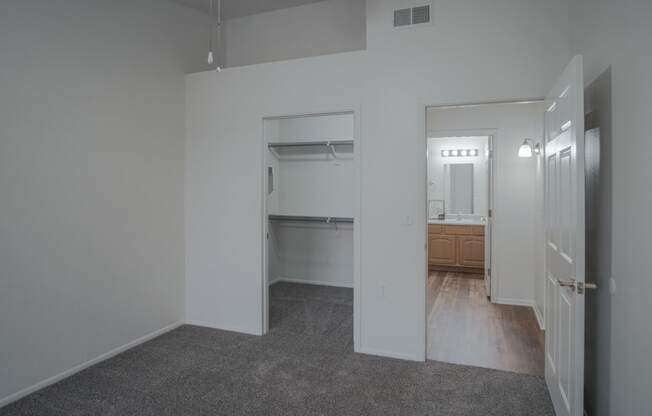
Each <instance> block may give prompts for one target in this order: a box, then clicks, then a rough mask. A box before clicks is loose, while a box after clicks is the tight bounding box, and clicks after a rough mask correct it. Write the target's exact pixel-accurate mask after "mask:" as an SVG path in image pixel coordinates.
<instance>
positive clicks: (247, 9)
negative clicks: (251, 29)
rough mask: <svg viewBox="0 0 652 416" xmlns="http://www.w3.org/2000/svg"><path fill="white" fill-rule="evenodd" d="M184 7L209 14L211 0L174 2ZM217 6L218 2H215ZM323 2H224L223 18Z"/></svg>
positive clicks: (306, 0)
mask: <svg viewBox="0 0 652 416" xmlns="http://www.w3.org/2000/svg"><path fill="white" fill-rule="evenodd" d="M172 1H174V2H176V3H180V4H183V5H184V6H188V7H192V8H193V9H196V10H200V11H203V12H205V13H208V9H209V2H210V0H172ZM213 1H214V4H215V5H217V0H213ZM319 1H323V0H222V18H223V19H224V20H226V19H234V18H237V17H243V16H249V15H252V14H258V13H264V12H269V11H272V10H277V9H285V8H288V7H294V6H300V5H302V4H308V3H317V2H319Z"/></svg>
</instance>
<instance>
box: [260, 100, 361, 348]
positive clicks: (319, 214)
mask: <svg viewBox="0 0 652 416" xmlns="http://www.w3.org/2000/svg"><path fill="white" fill-rule="evenodd" d="M264 136H265V140H264V145H265V147H266V155H267V156H266V170H265V174H266V176H267V177H266V181H265V184H266V193H267V200H266V215H265V217H266V221H267V227H266V230H267V232H266V235H265V238H266V255H265V259H266V263H267V264H266V269H267V270H266V276H267V278H266V281H267V283H268V287H269V292H268V298H267V300H268V302H267V303H268V307H269V315H268V318H269V321H268V322H269V331H270V332H271V333H277V334H278V333H283V332H285V331H290V332H293V333H297V332H301V333H304V334H305V335H306V336H310V337H312V339H315V340H317V339H321V340H322V341H323V340H324V339H328V340H330V342H331V343H335V344H337V345H340V346H341V347H342V348H350V349H352V348H353V292H354V290H353V287H354V284H353V283H354V268H355V261H354V230H355V221H354V217H355V209H356V204H355V192H356V187H355V183H356V181H355V178H356V157H355V139H354V136H355V118H354V113H352V112H343V113H330V114H318V115H301V116H289V117H278V118H268V119H265V120H264Z"/></svg>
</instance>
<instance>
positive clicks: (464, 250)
mask: <svg viewBox="0 0 652 416" xmlns="http://www.w3.org/2000/svg"><path fill="white" fill-rule="evenodd" d="M457 238H458V242H459V254H458V256H459V262H460V266H465V267H476V268H478V269H482V268H484V237H479V236H470V235H469V236H466V235H464V236H459V237H457Z"/></svg>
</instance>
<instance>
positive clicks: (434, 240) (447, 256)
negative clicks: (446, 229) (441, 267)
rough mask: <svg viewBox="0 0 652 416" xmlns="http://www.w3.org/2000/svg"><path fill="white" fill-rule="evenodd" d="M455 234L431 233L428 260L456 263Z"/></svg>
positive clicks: (436, 262) (448, 263) (447, 263)
mask: <svg viewBox="0 0 652 416" xmlns="http://www.w3.org/2000/svg"><path fill="white" fill-rule="evenodd" d="M455 251H456V250H455V236H448V235H437V234H431V235H430V236H429V244H428V262H429V263H430V264H445V265H455V264H456V263H457V256H456V253H455Z"/></svg>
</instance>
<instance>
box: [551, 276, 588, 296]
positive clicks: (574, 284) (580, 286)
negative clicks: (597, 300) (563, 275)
mask: <svg viewBox="0 0 652 416" xmlns="http://www.w3.org/2000/svg"><path fill="white" fill-rule="evenodd" d="M557 283H558V284H559V286H560V287H567V288H569V289H570V290H572V291H573V292H577V293H578V294H580V295H582V294H584V292H585V291H586V289H592V290H595V289H597V288H598V285H596V284H595V283H585V282H578V281H577V280H575V279H571V280H560V279H557Z"/></svg>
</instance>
